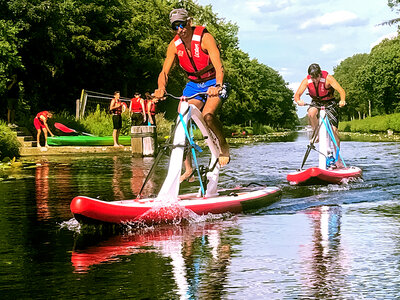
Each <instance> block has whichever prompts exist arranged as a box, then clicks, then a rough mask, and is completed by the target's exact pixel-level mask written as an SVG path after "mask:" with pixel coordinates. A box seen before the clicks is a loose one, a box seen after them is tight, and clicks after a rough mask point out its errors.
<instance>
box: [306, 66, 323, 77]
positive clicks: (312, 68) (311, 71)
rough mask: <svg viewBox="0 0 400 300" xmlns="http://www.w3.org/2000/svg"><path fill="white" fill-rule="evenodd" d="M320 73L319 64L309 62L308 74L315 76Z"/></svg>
mask: <svg viewBox="0 0 400 300" xmlns="http://www.w3.org/2000/svg"><path fill="white" fill-rule="evenodd" d="M321 74H322V72H321V67H320V66H319V64H311V65H310V66H309V67H308V75H310V76H311V77H312V78H317V77H318V76H320V75H321Z"/></svg>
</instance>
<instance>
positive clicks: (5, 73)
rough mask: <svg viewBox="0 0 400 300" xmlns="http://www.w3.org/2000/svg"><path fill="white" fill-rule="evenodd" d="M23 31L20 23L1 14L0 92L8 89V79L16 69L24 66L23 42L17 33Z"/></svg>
mask: <svg viewBox="0 0 400 300" xmlns="http://www.w3.org/2000/svg"><path fill="white" fill-rule="evenodd" d="M20 31H21V28H20V26H19V25H18V24H16V23H15V22H13V21H11V20H2V19H1V15H0V94H3V93H4V92H5V91H6V85H7V81H8V80H9V79H10V76H11V75H12V74H14V73H15V70H18V69H21V68H22V62H21V56H20V55H18V47H19V44H20V43H21V42H22V41H21V40H19V39H18V37H17V35H18V33H19V32H20Z"/></svg>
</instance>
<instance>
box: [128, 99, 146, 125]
mask: <svg viewBox="0 0 400 300" xmlns="http://www.w3.org/2000/svg"><path fill="white" fill-rule="evenodd" d="M140 96H141V95H140V93H138V92H136V93H135V97H133V98H132V99H131V103H130V105H129V111H130V113H131V121H132V126H141V125H147V124H146V109H145V103H144V100H143V99H142V98H141V97H140Z"/></svg>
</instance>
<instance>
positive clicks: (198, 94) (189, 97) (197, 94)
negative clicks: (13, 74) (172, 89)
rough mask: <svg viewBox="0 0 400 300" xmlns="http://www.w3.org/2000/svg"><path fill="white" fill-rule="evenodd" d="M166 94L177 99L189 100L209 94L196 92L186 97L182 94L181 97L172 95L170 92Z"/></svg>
mask: <svg viewBox="0 0 400 300" xmlns="http://www.w3.org/2000/svg"><path fill="white" fill-rule="evenodd" d="M165 95H167V96H169V97H171V98H174V99H177V100H181V101H188V100H190V99H193V98H194V97H197V96H204V95H207V92H200V93H196V94H194V95H192V96H188V97H186V96H180V97H178V96H174V95H172V94H170V93H165Z"/></svg>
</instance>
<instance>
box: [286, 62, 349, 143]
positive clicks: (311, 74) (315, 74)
mask: <svg viewBox="0 0 400 300" xmlns="http://www.w3.org/2000/svg"><path fill="white" fill-rule="evenodd" d="M306 88H307V89H308V92H309V95H310V97H311V99H312V101H311V104H310V107H309V108H308V110H307V113H308V119H309V121H310V125H311V127H312V128H313V132H314V135H315V134H317V133H316V132H315V130H316V129H317V128H318V118H317V116H318V113H319V110H320V107H321V106H324V107H325V110H326V113H327V114H328V116H329V121H330V123H331V124H332V129H333V133H334V135H335V140H336V142H337V145H338V146H340V140H339V133H338V125H339V110H338V105H337V101H336V99H335V97H334V95H333V93H334V91H335V90H336V91H338V92H339V95H340V101H339V107H343V106H345V105H346V93H345V91H344V89H343V88H342V87H341V86H340V84H339V83H338V82H337V81H336V79H335V78H333V76H332V75H329V74H328V72H326V71H322V70H321V67H320V66H319V65H318V64H315V63H314V64H311V65H310V66H309V67H308V75H307V77H306V78H304V79H303V81H302V82H301V84H300V86H299V88H298V89H297V92H296V93H295V95H294V101H295V102H296V103H297V104H298V105H300V106H304V105H305V103H304V101H303V100H301V99H300V97H301V95H303V93H304V91H305V90H306Z"/></svg>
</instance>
